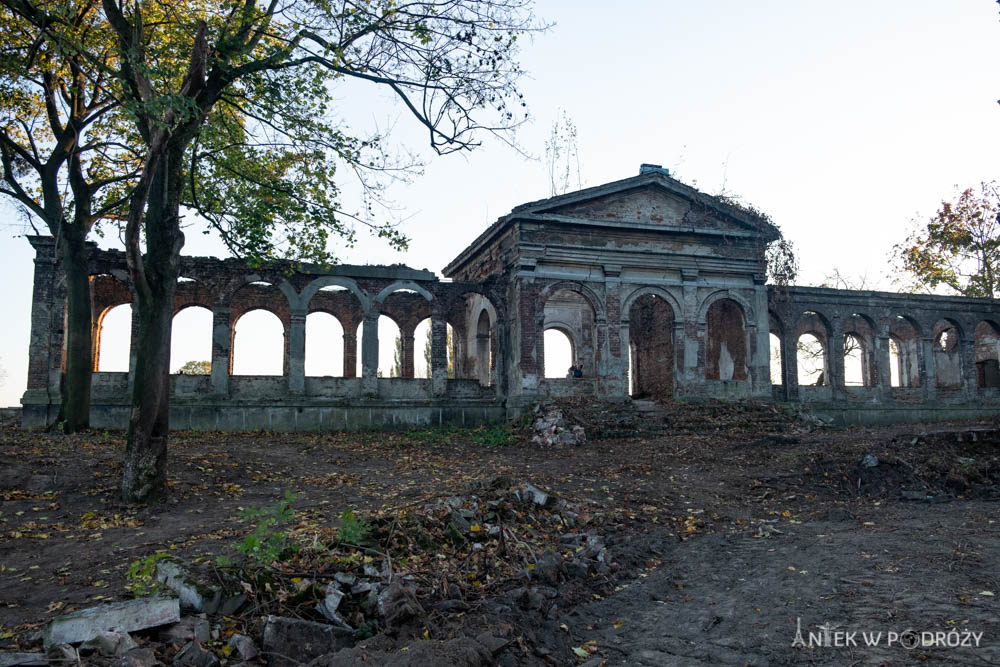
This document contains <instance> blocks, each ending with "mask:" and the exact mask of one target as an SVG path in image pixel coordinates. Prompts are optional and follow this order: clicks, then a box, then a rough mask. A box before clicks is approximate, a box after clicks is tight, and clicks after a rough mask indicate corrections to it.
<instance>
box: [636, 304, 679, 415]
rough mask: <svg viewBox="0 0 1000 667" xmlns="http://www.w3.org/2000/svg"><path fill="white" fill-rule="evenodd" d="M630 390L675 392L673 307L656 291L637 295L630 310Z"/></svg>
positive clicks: (646, 393) (652, 393) (659, 394)
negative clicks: (655, 292) (656, 293)
mask: <svg viewBox="0 0 1000 667" xmlns="http://www.w3.org/2000/svg"><path fill="white" fill-rule="evenodd" d="M628 340H629V393H630V394H631V395H632V396H656V397H665V398H668V397H671V396H673V395H674V311H673V308H671V307H670V304H669V303H667V301H666V300H665V299H664V298H663V297H660V296H657V295H655V294H644V295H642V296H640V297H639V298H637V299H636V300H635V301H634V302H633V303H632V305H631V307H630V308H629V311H628Z"/></svg>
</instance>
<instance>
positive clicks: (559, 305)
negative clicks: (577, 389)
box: [541, 288, 598, 378]
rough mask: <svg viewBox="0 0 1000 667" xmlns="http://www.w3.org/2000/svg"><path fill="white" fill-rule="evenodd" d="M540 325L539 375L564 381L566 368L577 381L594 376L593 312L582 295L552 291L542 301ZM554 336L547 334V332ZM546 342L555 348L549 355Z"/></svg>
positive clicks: (594, 342)
mask: <svg viewBox="0 0 1000 667" xmlns="http://www.w3.org/2000/svg"><path fill="white" fill-rule="evenodd" d="M581 289H582V288H581ZM543 316H544V318H543V322H542V331H543V332H544V333H543V336H542V348H543V349H542V355H541V356H542V372H543V373H544V374H545V377H547V378H565V377H566V375H567V373H568V371H569V367H570V366H574V367H576V368H577V369H578V375H577V376H578V377H588V378H593V377H594V376H595V375H596V372H597V361H598V358H597V347H596V340H597V325H596V319H597V318H596V316H595V314H594V308H593V307H592V306H591V304H590V301H588V300H587V298H586V297H585V296H584V295H583V292H582V291H576V290H575V289H569V288H563V289H558V290H555V291H554V292H553V293H552V294H551V295H550V296H549V297H548V298H547V299H546V300H545V306H544V308H543ZM556 330H557V331H558V333H550V332H551V331H556ZM549 341H552V344H553V345H554V346H555V347H554V348H553V349H552V351H551V353H550V350H549V347H548V345H549Z"/></svg>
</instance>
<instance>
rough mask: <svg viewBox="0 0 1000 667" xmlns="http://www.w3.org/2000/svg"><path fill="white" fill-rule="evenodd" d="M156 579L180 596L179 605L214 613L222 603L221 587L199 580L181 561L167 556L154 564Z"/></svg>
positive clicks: (197, 610)
mask: <svg viewBox="0 0 1000 667" xmlns="http://www.w3.org/2000/svg"><path fill="white" fill-rule="evenodd" d="M156 580H157V581H158V582H160V583H161V584H163V585H164V586H166V587H167V588H169V589H170V590H172V591H173V592H174V593H176V594H177V597H178V598H180V602H181V607H183V608H185V609H192V610H194V611H196V612H204V613H206V614H214V613H215V612H216V611H218V609H219V605H220V604H221V603H222V598H223V593H222V589H221V588H219V587H218V586H215V585H213V584H209V583H205V582H203V581H199V580H198V578H197V576H196V575H195V574H194V573H193V572H192V571H191V570H189V569H188V568H187V567H186V566H185V565H184V564H183V563H180V562H179V561H176V560H173V559H170V558H167V559H164V560H161V561H159V562H158V563H157V564H156Z"/></svg>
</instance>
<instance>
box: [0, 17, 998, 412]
mask: <svg viewBox="0 0 1000 667" xmlns="http://www.w3.org/2000/svg"><path fill="white" fill-rule="evenodd" d="M751 5H756V6H751ZM613 7H614V9H611V8H610V6H609V5H608V3H605V2H541V3H540V4H539V6H538V7H537V14H538V15H539V17H540V18H542V19H544V20H545V21H548V22H551V23H554V26H553V27H552V29H551V30H550V31H548V32H546V33H544V34H540V35H537V36H535V37H534V39H533V40H532V41H531V43H529V44H526V46H525V48H524V50H523V52H522V58H521V61H522V64H523V65H524V68H525V69H526V70H527V71H528V72H529V73H530V78H528V79H526V80H525V81H524V82H523V86H522V88H523V91H524V93H525V98H526V100H527V102H528V104H529V107H530V110H531V113H532V115H533V117H534V120H533V122H532V123H530V124H528V125H527V126H525V127H523V128H522V130H521V132H520V134H519V142H520V144H521V146H522V147H523V149H524V150H525V151H526V152H529V153H532V154H535V155H538V156H540V155H542V153H543V151H544V143H545V140H546V139H547V138H548V135H549V132H550V129H551V126H552V122H553V121H554V120H555V118H556V116H557V112H558V110H559V109H562V110H565V111H566V112H567V113H568V115H569V116H570V117H571V118H572V120H573V122H574V123H575V124H576V126H577V131H578V143H579V151H580V159H581V167H582V175H583V184H584V186H588V185H598V184H600V183H605V182H608V181H613V180H617V179H620V178H625V177H628V176H633V175H636V174H638V170H639V165H640V164H641V163H643V162H650V163H656V164H662V165H663V166H664V167H667V168H669V169H670V170H671V174H672V175H674V176H675V177H677V178H679V179H681V180H682V181H684V182H686V183H688V184H690V185H693V186H695V187H697V188H699V189H700V190H702V191H704V192H708V193H710V194H716V193H718V192H720V191H721V190H723V189H725V190H726V191H727V192H729V193H732V194H736V195H739V196H741V197H742V198H743V199H744V200H745V201H747V202H750V203H753V204H754V205H755V206H757V207H758V208H760V209H761V210H763V211H765V212H767V213H769V214H770V215H771V217H772V219H773V220H774V222H775V223H776V224H778V225H779V226H780V227H781V229H782V230H783V231H784V233H785V236H786V237H788V238H789V239H791V240H792V241H793V242H794V244H795V246H796V248H797V250H798V254H799V258H800V262H801V265H802V272H801V274H800V276H799V280H798V282H799V283H800V284H816V283H819V282H821V281H822V280H823V278H824V276H826V275H827V274H828V273H829V272H831V271H832V270H833V269H834V268H835V267H836V268H838V269H839V270H840V271H841V272H842V273H845V274H849V275H866V276H867V280H868V284H869V286H881V287H888V286H889V283H888V281H887V279H886V272H887V269H888V258H889V254H890V251H891V248H892V245H893V244H894V243H896V242H899V241H901V240H902V239H903V238H905V236H906V233H907V230H908V228H909V226H910V224H911V221H912V220H914V219H916V218H926V217H928V216H930V215H931V214H933V212H934V211H935V210H936V209H937V207H938V206H939V204H940V201H941V199H942V198H951V197H952V196H953V195H954V194H955V187H956V186H959V187H962V188H964V187H967V186H970V185H974V184H977V183H979V182H980V181H982V180H987V181H989V180H993V179H995V178H997V177H998V176H1000V174H998V173H997V172H998V169H997V167H998V165H997V156H1000V106H998V104H997V99H998V98H1000V68H998V67H997V63H998V62H1000V57H998V56H1000V48H998V47H1000V14H998V8H997V5H996V3H994V2H990V1H989V0H975V1H974V0H949V1H948V2H942V1H940V0H933V1H932V0H924V1H918V0H905V1H903V0H878V1H876V2H873V1H872V0H867V1H863V2H862V1H850V0H842V1H841V2H836V3H831V2H819V1H811V0H794V1H793V0H787V1H784V2H779V1H772V2H766V3H747V2H737V1H735V0H733V1H721V0H720V1H714V2H713V1H710V0H706V1H705V2H698V3H693V2H682V1H680V0H660V1H659V2H622V3H617V4H615V5H613ZM340 99H341V101H342V104H343V112H344V115H345V116H346V117H347V118H348V119H350V122H351V126H352V127H354V128H359V129H363V128H366V127H371V126H372V125H373V124H376V125H377V126H379V127H387V126H390V125H393V124H394V125H395V133H394V138H395V140H396V141H398V142H399V143H401V144H405V145H407V146H409V147H410V148H412V149H415V150H423V153H422V154H423V155H424V157H425V160H426V162H427V167H426V169H425V173H424V175H423V176H420V177H417V178H416V179H415V180H414V182H413V183H412V184H410V185H400V186H396V187H394V188H393V190H392V191H391V193H390V194H391V197H392V199H393V200H394V202H395V204H396V207H397V209H398V213H399V214H400V217H402V218H404V219H405V222H404V227H403V229H404V231H405V232H406V233H407V234H409V235H410V236H411V237H412V242H411V245H410V249H409V250H408V251H407V252H405V253H402V254H400V253H396V252H393V251H391V250H389V249H387V248H386V247H384V246H383V245H380V243H379V242H378V241H377V240H372V241H369V240H365V241H363V242H362V243H360V244H359V245H358V246H357V247H356V248H354V249H351V250H347V251H344V252H343V253H341V259H342V260H343V261H344V262H347V263H361V264H363V263H371V264H378V263H396V262H403V263H405V264H408V265H410V266H412V267H414V268H427V269H431V270H433V271H436V272H440V270H441V269H442V268H443V267H444V266H445V265H446V264H447V263H448V262H449V261H450V260H451V259H452V258H454V257H455V256H456V255H457V254H458V253H459V252H460V251H461V250H462V249H463V248H464V247H465V246H466V245H468V243H469V242H471V241H472V240H473V239H474V238H475V237H476V236H477V235H478V234H479V233H480V232H481V231H482V230H483V229H484V228H485V226H486V225H487V224H489V223H490V222H492V221H494V220H495V219H496V218H497V217H499V216H501V215H503V214H505V213H507V212H509V211H510V209H511V208H513V207H514V206H516V205H518V204H521V203H524V202H528V201H533V200H536V199H540V198H543V197H546V196H548V194H549V190H548V181H547V175H546V171H545V168H544V166H543V165H542V163H541V162H532V161H528V160H526V159H525V158H524V157H523V156H521V155H520V154H518V153H516V152H515V151H513V150H511V149H509V148H508V147H506V146H505V145H503V144H502V143H500V142H497V141H489V140H487V141H486V142H485V144H484V146H483V147H481V148H480V149H479V150H477V151H476V152H474V153H472V154H468V155H455V156H448V157H445V158H437V157H433V156H431V155H430V154H429V151H427V150H426V149H423V145H424V143H425V134H424V133H423V132H422V131H421V130H420V129H419V128H417V127H415V126H414V124H413V123H412V122H411V121H410V120H409V118H407V117H406V116H405V114H404V113H403V111H402V110H401V109H400V108H399V107H398V106H395V105H393V104H392V103H391V100H390V98H389V97H388V96H386V95H385V94H383V93H371V92H367V91H357V92H356V91H354V90H353V89H352V90H351V91H350V94H348V93H347V92H346V91H345V92H344V94H343V95H342V96H341V97H340ZM23 230H24V225H23V224H22V222H21V221H20V220H19V219H18V217H17V214H16V213H14V211H13V209H12V208H10V207H9V206H7V205H3V206H2V207H0V234H2V236H0V280H2V281H3V284H4V285H6V288H5V291H4V293H5V299H4V303H5V306H6V317H5V321H6V322H7V324H6V326H5V327H3V329H2V330H0V366H2V367H3V368H4V369H5V370H6V373H7V375H6V380H5V382H4V384H3V386H2V387H0V405H16V404H17V403H18V402H19V399H20V396H21V394H22V392H23V391H24V386H25V378H26V369H27V348H28V331H29V314H30V303H31V275H32V259H33V254H32V252H31V249H30V246H29V245H28V243H27V241H26V240H24V239H23V238H19V237H18V234H20V233H22V232H23ZM199 231H200V230H199V229H198V228H197V227H193V228H192V229H191V230H190V231H189V233H188V235H187V236H188V244H187V246H186V247H185V253H186V254H199V255H203V254H217V253H219V252H220V247H219V245H218V244H217V243H215V242H213V241H212V240H211V239H210V238H208V237H205V236H202V235H201V234H200V233H198V232H199ZM102 245H110V244H109V243H102ZM195 319H196V318H192V324H191V325H190V326H191V327H194V328H193V329H192V331H194V329H196V328H197V325H196V324H195V323H194V320H195ZM194 338H195V339H200V336H194ZM186 344H187V343H186ZM198 344H199V343H198V340H194V341H193V342H192V343H190V345H191V346H192V347H191V348H190V349H189V350H188V353H189V354H190V355H191V357H192V358H198V355H199V354H200V352H199V351H198V349H197V345H198ZM417 348H418V352H419V351H421V350H422V339H420V336H419V335H418V341H417ZM417 356H418V358H419V357H421V356H422V355H420V354H418V355H417ZM238 361H239V359H237V362H238Z"/></svg>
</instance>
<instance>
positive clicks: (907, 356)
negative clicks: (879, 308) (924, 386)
mask: <svg viewBox="0 0 1000 667" xmlns="http://www.w3.org/2000/svg"><path fill="white" fill-rule="evenodd" d="M921 358H922V353H921V349H920V333H919V331H918V330H917V327H916V325H915V324H914V323H913V322H911V321H910V320H908V319H906V318H905V317H903V316H902V315H897V316H895V317H893V318H891V319H890V320H889V381H890V385H891V386H892V387H898V388H910V387H919V386H920V360H921ZM893 377H895V378H896V379H895V380H893Z"/></svg>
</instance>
